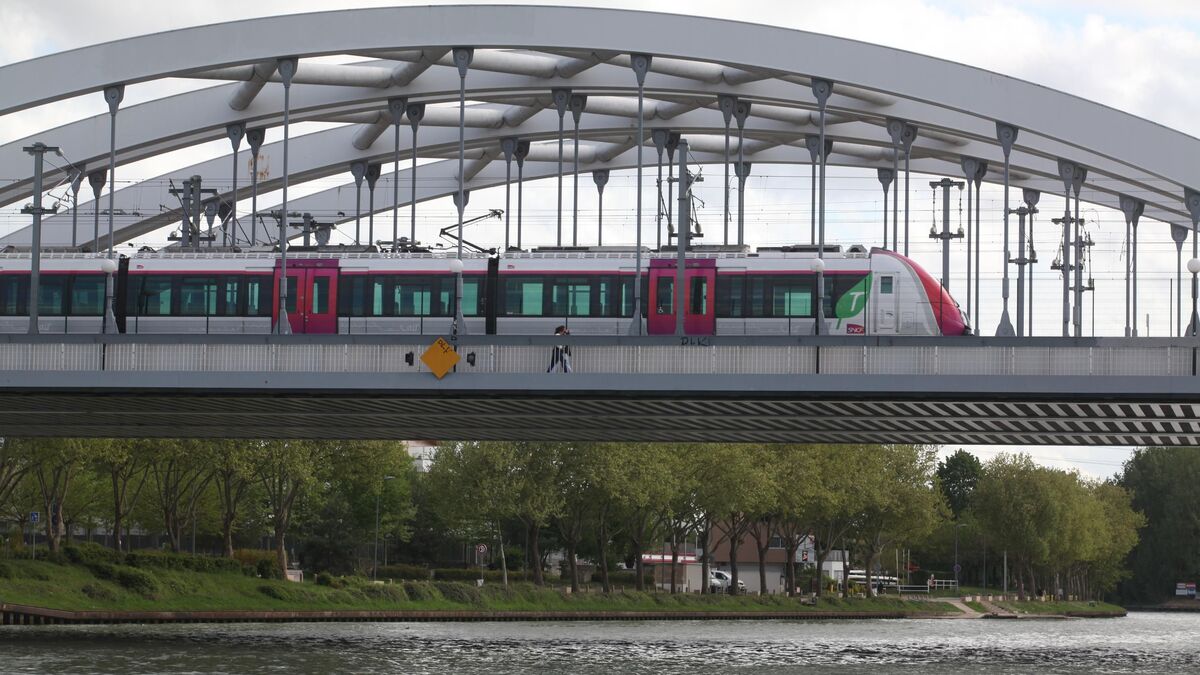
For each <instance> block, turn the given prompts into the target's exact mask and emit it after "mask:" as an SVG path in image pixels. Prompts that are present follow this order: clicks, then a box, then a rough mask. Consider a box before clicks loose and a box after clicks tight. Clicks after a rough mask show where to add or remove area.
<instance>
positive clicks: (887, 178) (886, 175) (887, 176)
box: [875, 168, 896, 249]
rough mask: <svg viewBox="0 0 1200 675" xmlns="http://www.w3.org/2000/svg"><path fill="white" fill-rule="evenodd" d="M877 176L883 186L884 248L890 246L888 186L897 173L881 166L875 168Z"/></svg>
mask: <svg viewBox="0 0 1200 675" xmlns="http://www.w3.org/2000/svg"><path fill="white" fill-rule="evenodd" d="M875 177H876V178H878V179H879V184H880V185H881V186H882V187H883V248H884V249H887V247H888V188H889V187H891V186H892V181H893V180H895V179H896V174H894V173H892V170H891V169H886V168H880V169H876V170H875Z"/></svg>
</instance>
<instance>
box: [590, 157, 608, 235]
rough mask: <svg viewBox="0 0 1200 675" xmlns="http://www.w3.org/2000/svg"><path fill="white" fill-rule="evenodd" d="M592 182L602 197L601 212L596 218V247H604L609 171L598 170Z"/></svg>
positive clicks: (594, 172) (593, 173)
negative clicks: (605, 188)
mask: <svg viewBox="0 0 1200 675" xmlns="http://www.w3.org/2000/svg"><path fill="white" fill-rule="evenodd" d="M592 181H593V182H594V183H595V184H596V192H598V193H599V195H600V204H599V211H598V212H597V216H596V246H603V245H604V186H605V185H608V169H596V170H595V171H593V172H592Z"/></svg>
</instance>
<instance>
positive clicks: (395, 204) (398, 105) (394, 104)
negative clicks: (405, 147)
mask: <svg viewBox="0 0 1200 675" xmlns="http://www.w3.org/2000/svg"><path fill="white" fill-rule="evenodd" d="M407 106H408V99H405V98H403V97H401V98H391V99H388V102H387V109H388V114H389V115H391V118H392V252H393V253H395V252H396V250H397V248H398V246H399V244H400V121H401V120H402V119H404V109H405V107H407ZM413 154H414V155H415V154H416V146H413Z"/></svg>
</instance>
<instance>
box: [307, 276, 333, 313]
mask: <svg viewBox="0 0 1200 675" xmlns="http://www.w3.org/2000/svg"><path fill="white" fill-rule="evenodd" d="M311 295H312V303H311V304H310V306H311V307H312V313H313V314H325V313H327V312H328V311H329V277H316V278H314V279H313V280H312V291H311Z"/></svg>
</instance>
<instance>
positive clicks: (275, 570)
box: [254, 558, 283, 579]
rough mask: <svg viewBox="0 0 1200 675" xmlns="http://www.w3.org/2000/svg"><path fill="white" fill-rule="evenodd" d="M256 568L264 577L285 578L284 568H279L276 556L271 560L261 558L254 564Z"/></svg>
mask: <svg viewBox="0 0 1200 675" xmlns="http://www.w3.org/2000/svg"><path fill="white" fill-rule="evenodd" d="M254 569H255V570H256V571H257V572H258V576H260V577H262V578H263V579H282V578H283V570H281V569H279V564H278V563H276V561H275V559H274V558H272V559H270V560H267V559H263V560H259V561H258V563H256V564H255V565H254Z"/></svg>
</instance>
